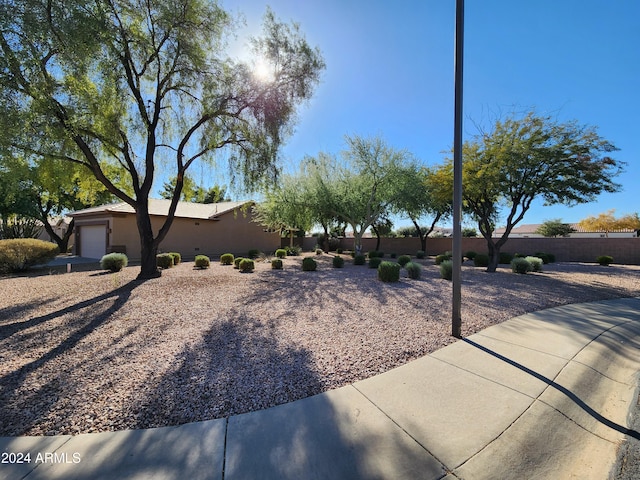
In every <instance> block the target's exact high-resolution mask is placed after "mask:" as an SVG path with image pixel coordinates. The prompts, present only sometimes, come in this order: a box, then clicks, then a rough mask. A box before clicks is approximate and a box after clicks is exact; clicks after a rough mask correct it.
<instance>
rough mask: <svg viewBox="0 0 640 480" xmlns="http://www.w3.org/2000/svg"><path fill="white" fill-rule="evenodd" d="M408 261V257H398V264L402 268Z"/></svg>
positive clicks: (409, 257)
mask: <svg viewBox="0 0 640 480" xmlns="http://www.w3.org/2000/svg"><path fill="white" fill-rule="evenodd" d="M410 261H411V256H410V255H400V256H399V257H398V263H399V264H400V266H401V267H404V266H405V265H406V264H407V263H409V262H410Z"/></svg>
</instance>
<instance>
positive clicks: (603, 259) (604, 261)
mask: <svg viewBox="0 0 640 480" xmlns="http://www.w3.org/2000/svg"><path fill="white" fill-rule="evenodd" d="M596 262H598V263H599V264H600V265H604V266H605V267H606V266H608V265H609V264H611V263H613V257H612V256H610V255H600V256H599V257H598V258H596Z"/></svg>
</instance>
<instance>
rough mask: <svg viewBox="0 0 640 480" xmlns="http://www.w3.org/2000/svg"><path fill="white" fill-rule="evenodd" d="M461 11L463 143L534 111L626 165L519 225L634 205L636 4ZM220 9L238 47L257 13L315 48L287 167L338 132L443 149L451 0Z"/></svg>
mask: <svg viewBox="0 0 640 480" xmlns="http://www.w3.org/2000/svg"><path fill="white" fill-rule="evenodd" d="M465 3H466V12H465V66H464V68H465V79H464V114H465V127H464V130H465V135H466V136H471V135H473V134H475V133H476V132H477V129H476V126H475V125H474V124H475V123H479V124H481V125H483V126H485V127H486V126H489V125H490V124H491V123H492V119H495V118H496V116H499V115H500V114H506V113H509V112H511V111H512V110H513V109H514V108H515V109H517V110H519V111H523V110H526V109H528V108H531V107H535V109H536V110H537V111H538V112H539V113H551V114H554V115H556V116H557V118H558V119H559V120H560V121H565V120H573V119H575V120H577V121H578V122H579V123H581V124H588V125H595V126H598V132H599V133H600V135H602V136H603V137H605V138H607V139H608V140H610V141H611V142H613V143H614V144H615V145H616V146H617V147H618V148H620V151H619V152H616V154H615V158H616V159H618V160H621V161H625V162H627V164H628V165H627V167H626V172H625V173H624V174H623V175H622V176H620V177H618V178H617V181H618V182H619V183H621V184H622V186H623V189H622V191H621V192H619V193H615V194H603V195H601V196H600V197H599V198H598V201H597V202H595V203H590V204H585V205H581V206H576V207H572V208H569V207H565V206H555V207H543V206H542V205H541V203H540V204H537V205H534V207H532V209H531V210H530V211H529V212H528V213H527V214H526V216H525V218H524V221H523V222H522V223H540V222H542V221H544V220H546V219H551V218H562V219H563V221H565V222H576V221H579V220H580V219H582V218H584V217H586V216H588V215H592V214H597V213H600V212H603V211H606V210H609V209H612V208H615V209H616V213H617V214H618V215H621V214H624V213H632V212H637V211H640V207H638V201H637V192H636V191H635V189H636V188H637V187H636V186H637V184H638V180H639V179H640V166H639V165H640V164H639V162H638V157H639V155H640V146H639V141H640V121H639V120H640V119H639V116H640V93H639V91H638V87H640V48H639V47H640V2H637V1H635V0H615V1H610V2H606V1H604V0H562V1H560V2H559V1H557V0H555V1H551V0H536V1H535V2H531V1H527V2H524V1H513V0H482V1H481V0H467V1H466V2H465ZM223 5H225V6H226V7H227V8H229V9H231V10H232V11H237V12H242V13H243V14H244V16H245V17H246V27H245V28H244V29H243V30H241V31H240V32H239V35H240V37H239V38H240V40H242V39H243V38H245V37H246V36H247V35H248V34H257V33H258V32H259V28H260V22H261V17H262V15H263V13H264V11H265V8H266V6H267V5H270V6H271V7H272V9H273V11H274V12H275V13H276V15H277V16H278V17H279V18H280V19H281V20H286V21H289V20H293V21H295V22H298V23H299V24H300V26H301V30H302V31H303V32H304V34H305V36H306V37H307V40H308V41H309V43H310V44H312V45H316V46H318V47H319V48H320V50H321V51H322V53H323V56H324V58H325V61H326V64H327V68H326V71H325V72H324V74H323V77H322V82H321V84H320V85H319V87H318V88H317V91H316V94H315V95H314V97H313V99H312V100H311V101H310V102H309V103H308V104H306V105H305V106H304V107H303V108H301V110H300V115H299V122H298V124H297V127H296V132H295V134H294V136H293V137H291V138H290V139H289V141H288V143H287V145H286V146H285V147H284V149H283V157H284V158H285V161H286V164H287V165H288V166H295V165H296V164H297V162H299V161H300V160H301V159H302V158H303V157H304V156H305V155H315V154H317V153H318V152H319V151H325V152H331V153H339V152H340V151H341V150H342V149H343V148H344V136H345V135H346V134H350V135H351V134H357V135H363V136H373V135H381V136H382V137H383V138H384V139H385V140H386V141H387V143H388V144H389V145H391V146H393V147H395V148H399V149H407V150H409V151H410V152H412V153H413V154H414V155H415V156H417V157H418V158H419V159H421V160H422V161H423V162H425V163H427V164H436V163H440V162H442V160H443V158H444V156H445V154H444V153H443V152H444V151H449V150H450V148H451V146H452V143H453V66H454V65H453V57H454V17H455V1H454V0H421V1H406V0H405V1H403V0H396V1H394V2H389V1H371V0H370V1H348V0H343V1H340V0H323V1H300V0H272V1H269V2H267V1H263V0H247V1H236V2H231V1H230V0H226V1H224V2H223ZM192 173H193V174H194V176H195V177H196V179H198V177H200V178H201V177H202V175H203V174H202V173H198V169H194V172H192ZM204 175H206V173H205V174H204ZM205 181H206V179H205ZM403 223H405V222H402V221H398V222H397V224H403Z"/></svg>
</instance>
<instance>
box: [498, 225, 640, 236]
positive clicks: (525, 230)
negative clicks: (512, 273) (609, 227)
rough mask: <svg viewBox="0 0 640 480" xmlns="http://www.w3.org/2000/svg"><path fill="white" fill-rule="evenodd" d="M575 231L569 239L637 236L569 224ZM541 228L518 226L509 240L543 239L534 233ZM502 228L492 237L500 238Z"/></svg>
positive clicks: (502, 231) (631, 231) (512, 231)
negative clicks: (585, 228) (592, 229)
mask: <svg viewBox="0 0 640 480" xmlns="http://www.w3.org/2000/svg"><path fill="white" fill-rule="evenodd" d="M570 225H571V226H572V227H573V228H574V229H575V230H576V231H575V232H574V233H571V234H569V237H570V238H605V237H608V238H629V237H636V236H638V234H637V232H636V231H635V230H631V229H626V230H619V231H615V232H609V233H606V232H589V231H586V230H584V229H582V228H580V227H578V225H577V224H575V223H572V224H570ZM540 226H542V224H541V223H530V224H524V225H520V226H518V227H515V228H514V229H513V230H511V233H510V234H509V238H544V236H543V235H540V234H539V233H536V230H537V229H538V228H539V227H540ZM504 230H505V229H504V228H496V229H495V230H494V232H493V236H494V237H501V236H502V235H503V234H504Z"/></svg>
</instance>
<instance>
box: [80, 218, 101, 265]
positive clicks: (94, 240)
mask: <svg viewBox="0 0 640 480" xmlns="http://www.w3.org/2000/svg"><path fill="white" fill-rule="evenodd" d="M106 252H107V229H106V226H105V225H85V226H82V227H80V256H82V257H87V258H102V256H103V255H104V254H105V253H106Z"/></svg>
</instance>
